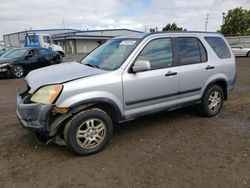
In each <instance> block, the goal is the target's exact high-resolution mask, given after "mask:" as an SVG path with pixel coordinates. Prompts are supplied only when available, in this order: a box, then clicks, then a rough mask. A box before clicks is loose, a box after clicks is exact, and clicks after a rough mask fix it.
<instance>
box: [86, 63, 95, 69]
mask: <svg viewBox="0 0 250 188" xmlns="http://www.w3.org/2000/svg"><path fill="white" fill-rule="evenodd" d="M84 65H87V66H89V67H94V68H98V69H99V67H98V66H97V65H94V64H90V63H84Z"/></svg>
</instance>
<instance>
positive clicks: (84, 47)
mask: <svg viewBox="0 0 250 188" xmlns="http://www.w3.org/2000/svg"><path fill="white" fill-rule="evenodd" d="M97 46H99V44H98V43H97V40H88V39H77V40H76V53H89V52H91V51H92V50H93V49H94V48H96V47H97Z"/></svg>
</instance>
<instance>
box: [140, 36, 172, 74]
mask: <svg viewBox="0 0 250 188" xmlns="http://www.w3.org/2000/svg"><path fill="white" fill-rule="evenodd" d="M136 60H146V61H149V62H150V64H151V69H152V70H154V69H160V68H166V67H171V66H172V65H173V52H172V42H171V39H170V38H164V39H156V40H153V41H151V42H149V43H148V44H147V45H146V46H145V48H144V49H143V50H142V51H141V53H140V54H139V56H138V57H137V59H136Z"/></svg>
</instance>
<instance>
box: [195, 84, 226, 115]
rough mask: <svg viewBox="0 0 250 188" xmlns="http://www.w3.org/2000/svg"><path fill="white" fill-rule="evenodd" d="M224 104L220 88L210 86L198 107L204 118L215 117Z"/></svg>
mask: <svg viewBox="0 0 250 188" xmlns="http://www.w3.org/2000/svg"><path fill="white" fill-rule="evenodd" d="M223 102H224V93H223V90H222V88H221V87H220V86H218V85H212V86H210V87H209V88H208V89H207V90H206V91H205V93H204V95H203V98H202V102H201V105H200V109H201V113H202V115H203V116H206V117H213V116H216V115H217V114H218V113H219V112H220V110H221V108H222V106H223Z"/></svg>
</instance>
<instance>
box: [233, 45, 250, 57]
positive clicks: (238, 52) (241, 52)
mask: <svg viewBox="0 0 250 188" xmlns="http://www.w3.org/2000/svg"><path fill="white" fill-rule="evenodd" d="M231 48H232V50H233V53H234V55H235V56H237V57H240V56H243V57H250V48H243V47H242V46H240V45H236V44H235V45H231Z"/></svg>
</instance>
